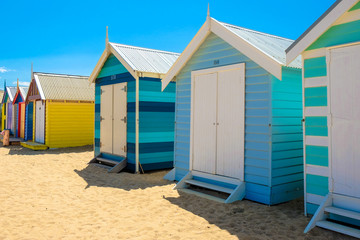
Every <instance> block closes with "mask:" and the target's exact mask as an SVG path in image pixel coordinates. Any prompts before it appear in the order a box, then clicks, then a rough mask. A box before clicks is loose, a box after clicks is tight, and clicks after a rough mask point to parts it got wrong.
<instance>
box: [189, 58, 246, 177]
mask: <svg viewBox="0 0 360 240" xmlns="http://www.w3.org/2000/svg"><path fill="white" fill-rule="evenodd" d="M234 69H243V72H244V73H245V63H239V64H232V65H227V66H222V67H214V68H207V69H202V70H196V71H191V94H190V98H191V105H190V108H191V113H190V160H189V170H190V171H192V170H193V156H194V144H193V139H194V129H193V127H194V93H195V89H194V87H195V84H194V81H195V76H196V75H202V74H209V73H217V72H221V71H229V70H234ZM244 84H245V78H244ZM244 97H245V88H244ZM244 108H245V106H244ZM244 117H245V111H244ZM244 124H245V121H244ZM244 140H245V133H244ZM244 143H245V141H244ZM244 152H245V151H244ZM244 164H245V155H244ZM243 175H244V174H243ZM243 179H244V176H242V179H241V180H242V181H243Z"/></svg>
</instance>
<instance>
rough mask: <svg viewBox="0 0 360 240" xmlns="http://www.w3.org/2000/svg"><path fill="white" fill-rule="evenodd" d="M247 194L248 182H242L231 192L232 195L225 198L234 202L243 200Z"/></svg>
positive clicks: (229, 201)
mask: <svg viewBox="0 0 360 240" xmlns="http://www.w3.org/2000/svg"><path fill="white" fill-rule="evenodd" d="M245 195H246V184H245V182H241V183H240V184H239V185H238V186H237V187H236V188H235V190H234V191H233V192H232V193H231V194H230V196H229V197H228V198H227V199H226V200H225V203H232V202H235V201H241V200H243V199H244V197H245Z"/></svg>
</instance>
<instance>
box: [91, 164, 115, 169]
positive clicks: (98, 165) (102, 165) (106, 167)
mask: <svg viewBox="0 0 360 240" xmlns="http://www.w3.org/2000/svg"><path fill="white" fill-rule="evenodd" d="M91 165H93V166H97V167H101V168H105V169H107V170H110V169H111V166H108V165H104V164H100V163H92V164H91Z"/></svg>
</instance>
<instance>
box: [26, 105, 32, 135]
mask: <svg viewBox="0 0 360 240" xmlns="http://www.w3.org/2000/svg"><path fill="white" fill-rule="evenodd" d="M33 108H34V103H33V102H29V103H28V104H26V111H25V112H26V113H25V141H28V140H32V139H33V137H32V136H33V111H34V109H33Z"/></svg>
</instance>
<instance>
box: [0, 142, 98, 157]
mask: <svg viewBox="0 0 360 240" xmlns="http://www.w3.org/2000/svg"><path fill="white" fill-rule="evenodd" d="M0 147H3V148H7V149H9V152H8V155H44V154H62V153H82V152H92V151H93V146H92V145H87V146H81V147H69V148H53V149H47V150H41V151H34V150H32V149H28V148H25V147H23V146H21V145H11V146H6V147H4V146H3V145H2V143H1V145H0Z"/></svg>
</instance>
